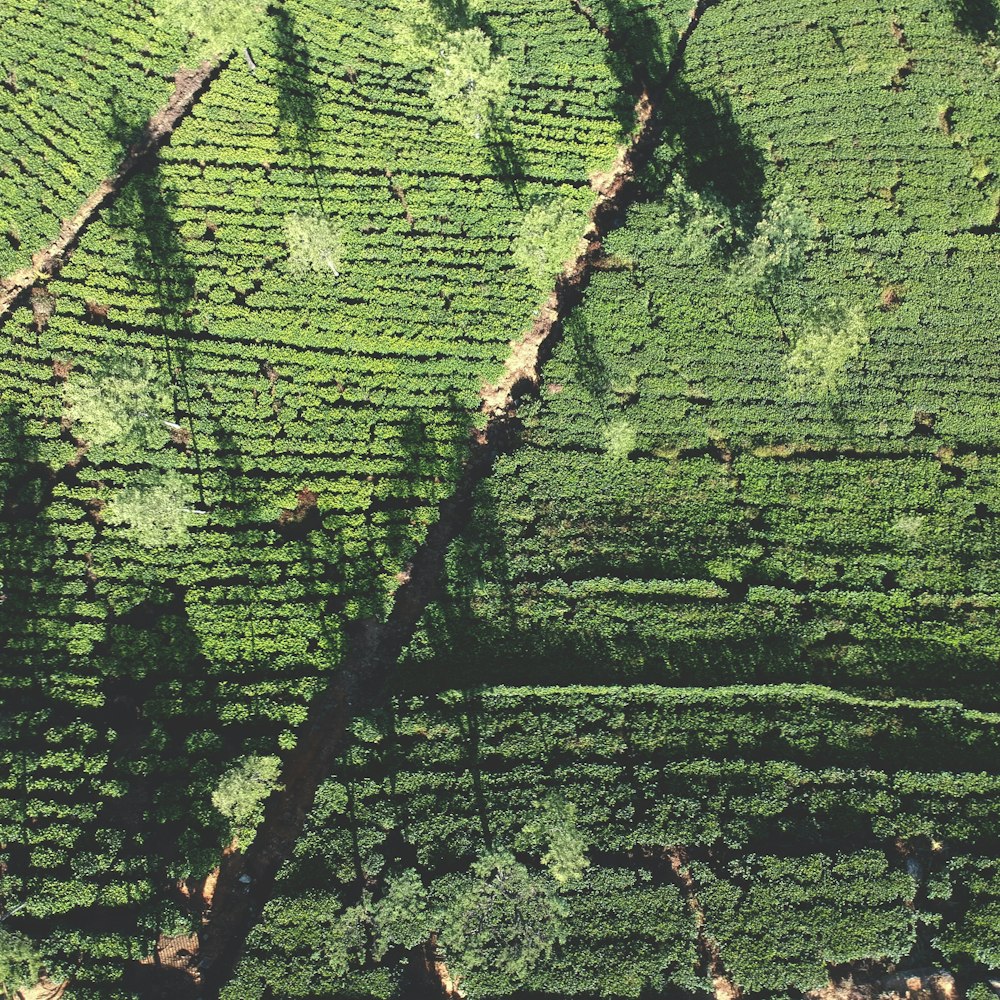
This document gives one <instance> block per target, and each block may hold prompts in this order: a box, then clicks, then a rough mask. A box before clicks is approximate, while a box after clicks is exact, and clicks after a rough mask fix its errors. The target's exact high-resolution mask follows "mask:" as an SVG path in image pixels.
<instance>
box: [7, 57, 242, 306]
mask: <svg viewBox="0 0 1000 1000" xmlns="http://www.w3.org/2000/svg"><path fill="white" fill-rule="evenodd" d="M225 65H226V63H225V61H224V62H214V61H213V62H203V63H202V64H201V65H200V66H199V67H198V68H197V69H193V70H189V69H179V70H178V71H177V72H176V73H175V74H174V92H173V94H171V96H170V100H169V101H168V102H167V103H166V104H165V105H164V106H163V107H162V108H160V110H159V111H157V112H156V113H155V114H154V115H153V116H152V118H150V119H149V121H148V122H146V124H145V126H143V129H142V134H141V135H140V136H139V138H138V139H137V140H136V141H135V142H134V143H133V144H132V145H131V146H129V148H128V150H127V151H126V153H125V157H124V159H123V160H122V162H121V164H120V166H119V167H118V169H117V170H116V171H115V172H114V173H113V174H112V175H111V176H110V177H106V178H105V179H104V180H103V181H101V183H100V184H98V185H97V187H96V188H94V190H93V191H92V192H91V193H90V194H89V195H88V197H87V198H86V200H85V201H84V202H83V204H81V205H80V207H79V208H78V209H77V210H76V214H74V215H73V217H72V218H71V219H63V220H62V225H60V227H59V235H58V236H57V237H56V238H55V239H54V240H53V241H52V242H51V243H50V244H49V245H48V246H47V247H45V248H43V249H41V250H39V251H37V252H36V253H34V254H33V255H32V258H31V261H32V266H31V267H25V268H22V269H21V270H20V271H15V272H14V273H13V274H10V275H8V276H7V277H6V278H2V279H0V323H2V322H3V321H4V320H5V319H6V318H7V317H8V316H9V315H10V313H11V312H12V311H13V309H14V306H15V305H16V304H17V302H18V300H19V299H20V298H21V296H22V295H24V294H25V293H26V292H27V291H28V290H29V289H30V288H31V287H32V286H33V285H34V284H35V283H36V282H38V281H46V280H47V279H49V278H51V277H52V276H53V275H55V274H57V273H58V272H59V269H60V268H61V267H62V266H63V265H64V264H65V263H66V262H67V261H68V260H69V258H70V257H71V256H72V253H73V251H74V250H75V249H76V246H77V244H78V243H79V242H80V237H81V236H82V234H83V233H84V231H85V230H86V228H87V226H89V225H90V223H91V222H93V221H94V219H95V217H96V216H97V213H98V211H99V210H100V209H101V208H103V207H104V206H105V205H107V204H108V203H109V202H111V201H113V200H114V199H115V198H116V197H117V196H118V195H119V193H120V192H121V190H122V188H124V187H125V185H126V183H127V182H128V180H129V178H130V177H131V176H132V175H133V174H134V173H135V172H136V170H137V169H138V168H139V167H140V166H142V164H144V163H145V162H146V161H147V159H148V158H149V157H150V156H152V155H153V154H154V153H155V152H156V151H157V150H158V149H159V148H160V147H161V146H162V145H163V144H164V143H165V142H166V141H167V140H168V139H169V138H170V136H171V135H172V134H173V132H174V129H176V128H177V126H178V125H179V124H180V123H181V122H182V121H183V120H184V118H185V117H186V116H187V114H188V113H189V112H190V111H191V109H192V108H193V107H194V105H195V104H196V103H197V101H198V99H199V98H200V97H201V95H202V94H204V93H205V91H206V90H207V89H208V87H209V86H210V85H211V83H212V81H213V80H214V79H215V78H216V76H218V74H219V73H220V72H221V71H222V68H223V67H224V66H225Z"/></svg>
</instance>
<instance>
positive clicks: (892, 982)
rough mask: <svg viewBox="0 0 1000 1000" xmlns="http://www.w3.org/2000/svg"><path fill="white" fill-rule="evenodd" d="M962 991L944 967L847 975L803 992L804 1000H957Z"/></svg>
mask: <svg viewBox="0 0 1000 1000" xmlns="http://www.w3.org/2000/svg"><path fill="white" fill-rule="evenodd" d="M962 995H963V994H962V993H961V991H960V990H959V988H958V985H957V984H956V982H955V977H954V976H953V975H952V974H951V973H950V972H948V971H947V970H946V969H936V968H922V969H912V970H910V971H909V972H894V973H892V974H891V975H888V976H884V977H882V978H881V979H874V980H872V981H871V982H866V983H863V984H858V983H855V982H854V981H853V980H852V979H850V978H848V979H846V980H844V981H842V982H839V983H831V984H830V985H829V986H824V987H823V989H820V990H812V991H811V992H810V993H806V994H805V1000H893V998H899V1000H959V998H960V997H961V996H962Z"/></svg>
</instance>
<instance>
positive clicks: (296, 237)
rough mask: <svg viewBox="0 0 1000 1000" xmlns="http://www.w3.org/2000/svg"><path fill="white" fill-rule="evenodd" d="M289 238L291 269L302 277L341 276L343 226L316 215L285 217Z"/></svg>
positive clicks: (287, 237)
mask: <svg viewBox="0 0 1000 1000" xmlns="http://www.w3.org/2000/svg"><path fill="white" fill-rule="evenodd" d="M285 239H286V241H287V243H288V267H289V269H290V270H291V271H292V272H293V273H296V274H299V275H303V276H304V275H307V274H309V273H310V272H313V273H319V274H326V273H328V272H332V273H333V276H334V277H335V278H339V277H340V261H341V257H342V255H343V240H342V239H341V230H340V227H339V226H338V225H337V224H336V223H335V222H332V221H331V220H329V219H324V218H322V217H321V216H316V215H299V214H297V213H296V212H291V213H289V214H288V215H286V216H285Z"/></svg>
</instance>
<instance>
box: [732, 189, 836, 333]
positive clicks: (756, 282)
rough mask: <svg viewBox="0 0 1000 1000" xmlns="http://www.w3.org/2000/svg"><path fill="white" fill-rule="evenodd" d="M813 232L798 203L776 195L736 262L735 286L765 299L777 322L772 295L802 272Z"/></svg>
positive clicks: (815, 229)
mask: <svg viewBox="0 0 1000 1000" xmlns="http://www.w3.org/2000/svg"><path fill="white" fill-rule="evenodd" d="M817 232H818V227H817V225H816V220H815V219H814V218H813V217H812V216H811V215H810V214H809V211H808V209H807V208H806V206H805V205H804V204H803V203H802V202H800V201H796V200H794V199H792V198H790V197H789V196H788V195H786V194H782V195H779V196H778V197H777V198H775V199H774V200H773V201H772V202H771V204H770V206H769V208H768V211H767V213H766V214H765V216H764V218H763V219H761V220H760V222H758V223H757V231H756V234H755V236H754V238H753V240H752V241H751V243H750V247H749V249H748V250H747V253H746V255H745V256H744V257H743V259H742V260H741V262H740V263H739V265H738V266H739V270H738V271H737V272H736V273H735V275H734V281H735V284H736V287H737V288H739V289H742V290H743V291H746V292H748V293H750V294H752V295H758V296H761V297H762V298H764V299H766V300H767V302H768V304H769V305H770V307H771V310H772V312H773V313H774V315H775V317H776V319H777V320H778V324H779V325H781V316H780V314H779V313H778V308H777V306H776V305H775V301H774V299H775V296H776V295H777V294H778V291H779V290H780V289H781V286H782V285H783V284H784V283H785V282H786V281H790V280H792V279H793V278H796V277H798V276H799V275H800V274H801V273H802V270H803V268H804V267H805V263H806V255H807V253H808V251H809V248H810V246H811V245H812V243H813V241H814V240H815V238H816V234H817Z"/></svg>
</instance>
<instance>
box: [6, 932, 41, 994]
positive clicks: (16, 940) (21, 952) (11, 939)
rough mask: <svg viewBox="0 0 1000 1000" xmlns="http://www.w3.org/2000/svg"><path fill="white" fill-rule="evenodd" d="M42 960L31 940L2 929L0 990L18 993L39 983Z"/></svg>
mask: <svg viewBox="0 0 1000 1000" xmlns="http://www.w3.org/2000/svg"><path fill="white" fill-rule="evenodd" d="M41 967H42V960H41V957H40V955H39V954H38V951H37V949H36V948H35V946H34V944H33V943H32V941H31V939H30V938H28V937H27V936H26V935H24V934H19V933H17V931H9V930H5V929H4V928H3V927H0V988H2V989H4V990H6V991H13V992H17V991H18V990H22V989H24V990H26V989H28V987H30V986H34V985H35V983H37V982H38V977H39V974H40V973H41Z"/></svg>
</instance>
